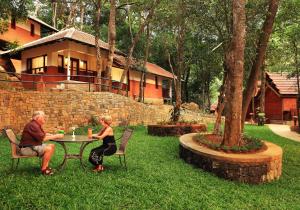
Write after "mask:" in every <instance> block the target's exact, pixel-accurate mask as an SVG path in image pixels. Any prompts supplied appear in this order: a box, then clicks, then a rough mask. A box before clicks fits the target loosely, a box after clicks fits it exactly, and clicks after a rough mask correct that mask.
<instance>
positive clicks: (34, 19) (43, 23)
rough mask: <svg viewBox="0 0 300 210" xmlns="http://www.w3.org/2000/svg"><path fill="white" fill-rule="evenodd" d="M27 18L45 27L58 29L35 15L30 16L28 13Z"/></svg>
mask: <svg viewBox="0 0 300 210" xmlns="http://www.w3.org/2000/svg"><path fill="white" fill-rule="evenodd" d="M28 18H29V19H31V20H33V21H35V22H38V23H40V24H42V25H44V26H46V27H47V28H50V29H52V30H53V31H58V30H57V29H56V28H54V27H53V26H50V25H49V24H47V23H45V22H44V21H42V20H40V19H39V18H37V17H35V16H32V15H28Z"/></svg>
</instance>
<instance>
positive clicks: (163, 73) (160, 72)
mask: <svg viewBox="0 0 300 210" xmlns="http://www.w3.org/2000/svg"><path fill="white" fill-rule="evenodd" d="M146 68H147V70H148V72H150V73H152V74H157V75H160V76H163V77H168V78H173V74H172V73H171V72H168V71H166V70H165V69H163V68H161V67H160V66H158V65H156V64H154V63H149V62H147V64H146Z"/></svg>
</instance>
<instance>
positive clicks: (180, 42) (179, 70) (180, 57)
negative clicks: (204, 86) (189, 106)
mask: <svg viewBox="0 0 300 210" xmlns="http://www.w3.org/2000/svg"><path fill="white" fill-rule="evenodd" d="M178 12H179V15H178V20H177V22H178V24H179V25H178V37H177V61H176V64H177V67H176V68H175V70H176V76H177V80H175V84H174V86H175V98H176V102H175V106H174V110H173V121H174V122H178V120H179V117H180V107H181V104H182V97H181V78H182V75H183V70H184V41H185V33H186V27H185V15H186V5H185V2H184V1H183V0H181V1H180V4H179V11H178Z"/></svg>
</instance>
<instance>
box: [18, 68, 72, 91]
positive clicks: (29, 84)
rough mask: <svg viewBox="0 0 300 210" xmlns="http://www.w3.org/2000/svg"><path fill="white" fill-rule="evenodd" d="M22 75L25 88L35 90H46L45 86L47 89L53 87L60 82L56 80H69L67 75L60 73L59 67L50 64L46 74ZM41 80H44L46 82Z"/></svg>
mask: <svg viewBox="0 0 300 210" xmlns="http://www.w3.org/2000/svg"><path fill="white" fill-rule="evenodd" d="M51 75H55V76H51ZM21 77H22V83H23V87H24V88H25V89H34V90H44V89H45V88H46V89H48V88H53V87H56V86H57V85H58V83H56V82H58V81H62V80H67V75H66V74H63V73H58V68H57V67H56V66H48V67H47V72H46V73H45V74H41V75H38V76H33V75H30V74H22V75H21ZM34 82H37V83H34ZM41 82H44V84H43V83H41ZM47 82H48V83H47ZM52 82H53V83H52Z"/></svg>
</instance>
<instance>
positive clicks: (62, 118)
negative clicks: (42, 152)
mask: <svg viewBox="0 0 300 210" xmlns="http://www.w3.org/2000/svg"><path fill="white" fill-rule="evenodd" d="M171 108H172V107H171V106H170V105H147V104H143V103H139V102H136V101H134V100H132V99H130V98H127V97H124V96H121V95H117V94H113V93H108V92H79V91H53V92H37V91H23V92H18V91H5V90H0V129H1V128H3V127H5V126H9V127H12V128H13V129H14V130H16V131H17V132H20V131H21V130H22V129H23V127H24V125H25V124H26V123H27V122H28V121H29V120H30V119H31V116H32V113H33V111H35V110H43V111H45V113H46V115H47V123H46V124H45V126H44V127H45V130H46V131H48V132H53V131H55V130H56V129H57V127H62V128H64V129H66V130H69V129H70V127H72V126H82V125H87V124H88V120H89V119H90V118H91V116H94V115H96V116H99V115H102V114H104V115H105V114H108V115H111V116H112V118H113V125H120V124H125V123H129V124H130V125H138V124H144V125H148V124H155V123H157V122H161V121H167V119H169V114H170V109H171ZM192 116H193V117H192ZM184 117H186V118H190V119H191V118H193V119H194V120H198V121H201V122H203V121H205V122H207V120H206V119H204V118H202V117H201V116H200V115H199V114H195V113H193V114H191V113H189V114H184ZM208 121H209V119H208Z"/></svg>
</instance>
